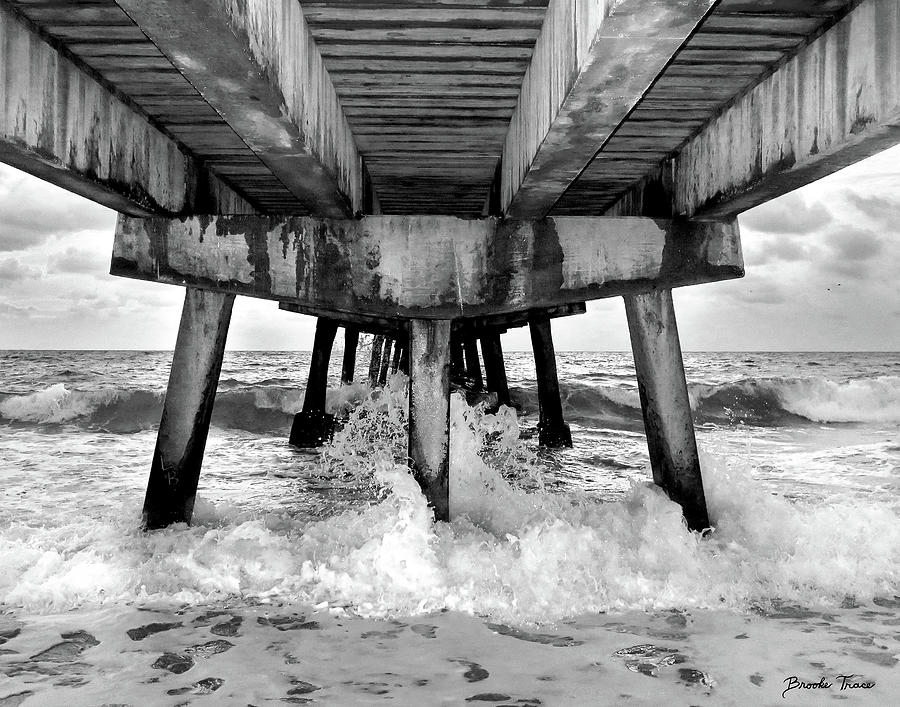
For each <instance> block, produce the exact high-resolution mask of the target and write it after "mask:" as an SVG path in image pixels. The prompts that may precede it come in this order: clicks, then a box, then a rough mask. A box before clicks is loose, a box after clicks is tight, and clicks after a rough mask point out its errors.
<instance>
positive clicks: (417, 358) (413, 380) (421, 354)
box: [409, 319, 450, 521]
mask: <svg viewBox="0 0 900 707" xmlns="http://www.w3.org/2000/svg"><path fill="white" fill-rule="evenodd" d="M409 366H410V371H409V459H410V465H411V466H412V469H413V474H414V475H415V478H416V481H417V482H418V483H419V486H420V487H421V488H422V491H423V493H424V494H425V498H426V499H428V505H429V506H431V507H432V509H433V510H434V518H435V520H443V521H449V520H450V322H449V321H447V320H424V319H413V320H412V321H411V322H410V327H409Z"/></svg>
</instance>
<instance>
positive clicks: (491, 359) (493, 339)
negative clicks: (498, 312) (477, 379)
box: [481, 330, 512, 406]
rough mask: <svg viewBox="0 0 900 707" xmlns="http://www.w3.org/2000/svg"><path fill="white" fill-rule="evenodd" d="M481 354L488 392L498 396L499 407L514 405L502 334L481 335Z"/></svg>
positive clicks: (485, 333)
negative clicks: (501, 340) (507, 375)
mask: <svg viewBox="0 0 900 707" xmlns="http://www.w3.org/2000/svg"><path fill="white" fill-rule="evenodd" d="M481 354H482V357H483V358H484V375H485V385H486V387H487V389H488V390H490V391H492V392H494V393H496V394H497V405H498V406H500V405H512V400H511V399H510V396H509V383H508V382H507V380H506V363H505V361H504V360H503V347H502V346H501V344H500V332H499V331H496V330H491V331H486V332H484V333H483V334H482V335H481Z"/></svg>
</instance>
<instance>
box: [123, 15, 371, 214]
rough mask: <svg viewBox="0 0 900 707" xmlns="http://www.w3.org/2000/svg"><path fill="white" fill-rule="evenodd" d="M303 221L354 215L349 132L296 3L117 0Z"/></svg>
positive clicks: (353, 151) (354, 166)
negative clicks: (296, 205) (291, 200)
mask: <svg viewBox="0 0 900 707" xmlns="http://www.w3.org/2000/svg"><path fill="white" fill-rule="evenodd" d="M116 1H117V4H118V5H119V6H120V7H121V8H122V9H123V10H125V12H127V13H128V15H129V16H130V17H131V18H132V19H133V20H134V21H135V22H136V23H137V25H138V26H139V27H140V28H141V30H142V31H143V32H144V34H146V35H147V36H148V37H149V38H150V39H151V40H152V41H153V43H154V44H156V46H157V47H159V49H160V51H162V52H163V53H164V54H165V55H166V56H167V57H168V58H169V60H170V61H171V62H172V63H173V64H174V65H175V67H176V68H177V69H178V71H179V72H181V74H183V75H184V76H185V77H186V78H187V79H188V80H189V81H190V82H191V84H193V86H194V87H195V88H196V89H197V90H198V91H199V92H200V94H201V95H202V96H203V98H204V99H205V100H206V101H207V102H208V103H209V104H210V105H211V106H212V107H213V108H215V110H216V112H217V113H218V114H219V115H220V116H222V118H224V119H225V121H226V122H227V123H228V124H229V125H230V126H231V127H232V128H233V129H234V131H235V132H236V133H237V134H238V135H239V136H240V137H241V139H242V140H243V141H244V142H245V143H246V144H247V145H248V146H249V147H250V149H251V150H253V152H255V153H256V154H257V155H258V156H259V158H260V160H261V161H262V162H263V163H264V164H265V165H266V166H267V167H269V169H270V170H271V171H272V173H273V174H274V175H275V176H276V177H278V179H279V180H280V181H281V182H282V183H283V184H284V185H285V186H286V187H287V188H288V189H289V190H290V191H291V193H292V194H294V195H295V196H296V197H297V198H298V199H299V200H300V201H301V202H302V203H303V204H304V205H305V206H306V208H307V209H308V210H309V212H310V213H313V214H317V215H322V216H335V217H340V216H351V215H353V214H354V213H355V212H356V211H358V210H359V209H360V205H361V198H362V172H361V164H360V160H359V154H358V153H357V148H356V144H355V142H354V140H353V135H352V133H351V131H350V126H349V124H348V123H347V119H346V118H345V116H344V113H343V110H342V109H341V105H340V102H339V101H338V98H337V94H336V92H335V90H334V85H333V84H332V81H331V77H330V76H329V74H328V72H327V70H326V69H325V65H324V63H323V61H322V57H321V55H320V54H319V51H318V49H317V48H316V46H315V42H314V41H313V39H312V36H311V35H310V32H309V28H308V27H307V24H306V20H305V19H304V17H303V11H302V10H301V8H300V4H299V3H298V2H297V1H296V0H255V1H254V2H246V1H244V0H194V1H193V2H191V3H183V2H175V0H116Z"/></svg>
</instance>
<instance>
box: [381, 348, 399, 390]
mask: <svg viewBox="0 0 900 707" xmlns="http://www.w3.org/2000/svg"><path fill="white" fill-rule="evenodd" d="M392 344H393V345H396V342H394V340H393V339H391V337H389V336H386V337H384V351H382V353H381V368H380V370H379V372H378V383H379V384H380V385H384V384H385V383H387V376H388V368H390V367H391V345H392Z"/></svg>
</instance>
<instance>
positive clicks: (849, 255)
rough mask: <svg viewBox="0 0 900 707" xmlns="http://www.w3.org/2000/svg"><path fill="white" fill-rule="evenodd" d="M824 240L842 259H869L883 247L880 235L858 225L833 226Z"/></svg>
mask: <svg viewBox="0 0 900 707" xmlns="http://www.w3.org/2000/svg"><path fill="white" fill-rule="evenodd" d="M825 242H826V243H827V244H828V245H829V246H830V248H831V249H832V251H833V252H834V254H835V255H837V256H838V257H839V258H841V259H844V260H856V261H859V260H871V259H872V258H874V257H875V256H876V255H878V254H879V253H880V252H881V251H882V250H883V248H884V243H883V242H882V238H881V236H879V235H878V234H877V233H875V232H874V231H871V230H869V229H866V228H860V227H858V226H843V227H839V228H835V229H833V230H832V231H831V232H830V233H829V234H828V235H827V236H826V239H825Z"/></svg>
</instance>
